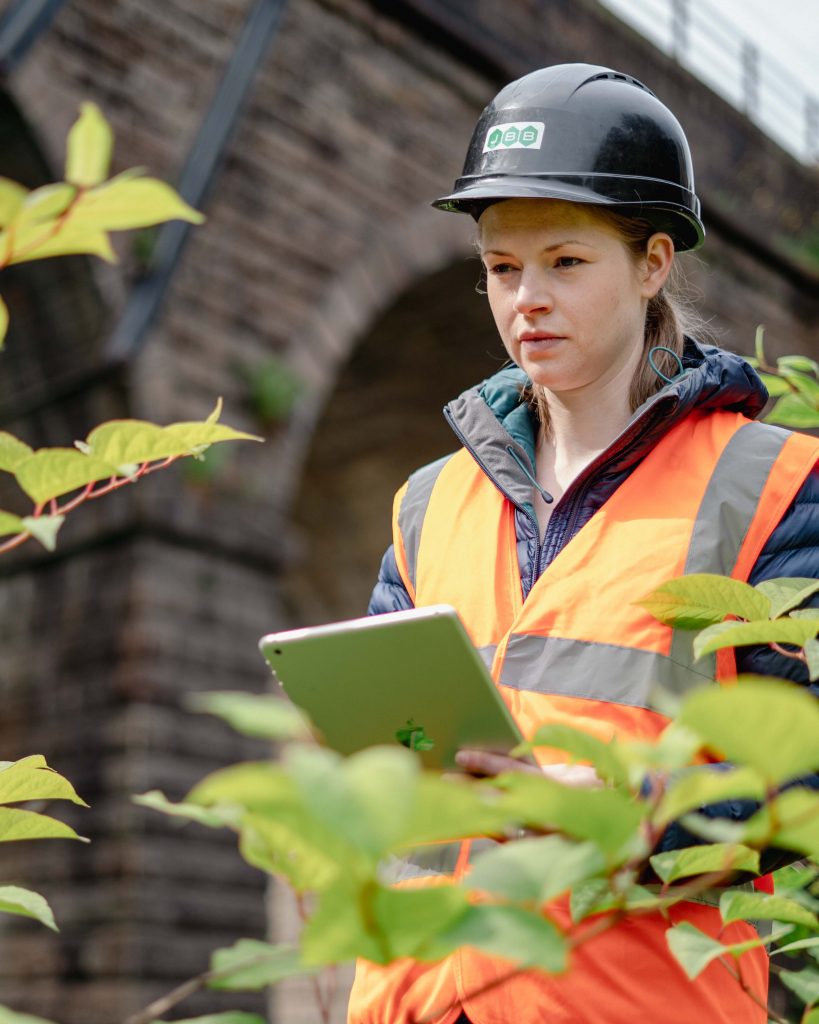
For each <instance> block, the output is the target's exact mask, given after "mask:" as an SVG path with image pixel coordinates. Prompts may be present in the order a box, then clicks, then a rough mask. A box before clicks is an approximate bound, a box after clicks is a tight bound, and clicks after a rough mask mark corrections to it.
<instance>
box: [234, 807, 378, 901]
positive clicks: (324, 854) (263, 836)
mask: <svg viewBox="0 0 819 1024" xmlns="http://www.w3.org/2000/svg"><path fill="white" fill-rule="evenodd" d="M239 852H240V853H241V855H242V857H243V858H244V859H245V860H246V861H247V862H248V864H251V865H252V866H253V867H255V868H258V869H259V870H260V871H266V872H267V873H268V874H270V875H276V876H278V877H280V878H284V879H286V880H287V882H288V883H289V885H290V886H291V887H292V888H293V890H294V891H295V892H297V893H304V892H321V891H323V890H324V889H326V888H328V887H329V886H330V885H332V884H333V883H334V882H335V881H336V879H337V878H338V877H339V875H349V876H351V877H352V876H355V877H356V878H360V877H366V876H367V873H368V872H367V868H368V867H369V868H370V870H369V874H370V875H374V874H375V870H376V869H375V866H373V865H370V864H369V862H368V863H367V864H363V863H362V859H361V857H360V855H359V854H358V853H357V852H356V851H355V850H352V849H351V848H350V847H349V846H348V845H347V844H346V843H344V842H343V841H342V840H340V839H339V838H338V837H336V836H334V835H333V834H332V833H331V832H330V831H329V830H328V829H326V828H325V827H324V826H323V825H322V824H321V823H320V822H317V821H316V820H315V819H314V818H313V817H311V816H310V815H309V814H308V813H307V812H306V811H305V809H304V808H303V807H302V806H301V805H300V804H299V803H296V802H294V803H292V804H289V805H282V807H281V809H280V810H279V811H278V812H277V813H276V814H275V815H273V814H271V815H269V816H264V815H261V814H247V815H246V816H245V817H244V819H243V821H242V827H241V833H240V836H239Z"/></svg>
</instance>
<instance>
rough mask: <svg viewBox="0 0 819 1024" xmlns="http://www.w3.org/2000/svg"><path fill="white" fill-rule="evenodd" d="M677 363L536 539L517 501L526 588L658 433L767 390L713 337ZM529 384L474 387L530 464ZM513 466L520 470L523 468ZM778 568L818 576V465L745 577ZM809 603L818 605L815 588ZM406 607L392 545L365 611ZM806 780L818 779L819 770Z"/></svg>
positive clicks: (743, 805) (788, 663)
mask: <svg viewBox="0 0 819 1024" xmlns="http://www.w3.org/2000/svg"><path fill="white" fill-rule="evenodd" d="M683 367H684V372H683V374H682V375H681V376H680V378H679V379H678V380H676V381H675V382H674V383H672V384H668V385H666V387H665V388H664V389H663V391H662V392H661V393H660V395H659V397H658V396H655V397H654V399H653V400H652V401H651V403H650V409H649V408H648V407H641V409H638V410H637V411H636V412H635V414H634V416H633V417H632V420H631V422H630V424H629V426H628V427H627V429H626V430H625V431H624V432H623V433H622V434H621V435H620V436H619V437H618V438H617V439H616V440H615V441H614V442H613V444H612V445H611V446H610V447H609V448H608V449H607V450H606V451H605V452H603V453H602V454H601V455H600V456H598V457H597V458H596V459H595V460H594V461H593V462H592V463H591V464H590V465H589V466H588V467H587V468H586V469H585V470H584V471H583V472H582V473H581V474H580V475H579V476H578V477H577V478H576V479H575V480H574V481H573V482H572V483H571V485H570V486H569V487H568V488H567V489H566V492H565V493H564V494H563V496H562V497H561V498H560V500H559V501H558V502H557V503H556V505H555V507H554V509H553V511H552V514H551V517H550V519H549V522H548V525H547V529H546V535H545V536H544V537H543V538H542V539H541V538H540V537H539V535H538V527H537V519H536V516H535V514H534V508H533V506H532V505H531V504H529V503H523V504H521V505H520V506H516V512H515V524H516V532H517V552H518V563H519V567H520V577H521V587H522V591H523V596H524V597H525V596H526V595H527V594H528V592H529V590H531V588H532V586H533V584H534V582H535V580H536V579H537V578H538V577H539V575H540V574H541V573H542V572H543V571H544V570H545V569H546V567H547V566H548V565H549V564H550V563H551V561H552V560H553V559H554V558H555V557H556V555H557V554H558V553H559V552H560V551H561V550H562V548H563V547H564V546H565V545H566V544H567V543H568V542H569V541H570V540H571V539H572V537H573V536H574V535H575V534H576V533H577V532H578V530H580V529H581V527H582V526H584V524H585V523H587V522H588V521H589V519H590V518H591V517H592V516H593V515H594V513H595V512H596V511H597V510H598V509H599V508H600V507H601V506H602V505H603V504H604V503H605V501H606V500H607V499H608V498H609V497H610V496H611V495H612V494H613V493H614V491H615V490H616V489H617V488H618V487H619V486H620V484H621V483H623V481H624V480H625V479H626V478H627V477H628V476H629V474H630V473H631V472H632V471H633V470H634V468H635V466H637V465H638V463H639V462H640V461H641V460H642V459H643V458H644V457H645V455H646V454H647V453H648V452H649V451H650V450H651V449H652V447H653V446H654V444H655V443H656V442H657V440H658V439H659V438H660V437H662V436H663V435H664V434H665V433H666V431H668V430H669V429H670V428H671V427H672V426H673V425H674V424H675V423H677V422H678V421H679V420H680V419H682V418H683V417H684V416H686V415H688V413H689V412H691V411H692V410H693V409H695V408H696V409H699V410H702V411H708V410H716V409H726V410H729V411H733V412H741V413H744V414H745V415H746V416H748V417H750V418H755V417H756V416H758V415H759V413H760V412H761V410H762V408H763V407H764V405H765V402H766V400H767V392H766V391H765V388H764V386H763V384H762V382H761V381H760V379H759V377H758V376H757V374H756V373H755V372H754V370H753V369H752V368H751V367H750V366H749V365H748V363H746V362H745V361H744V360H743V359H741V358H740V357H739V356H735V355H733V354H732V353H730V352H725V351H723V350H722V349H719V348H715V347H714V346H711V345H701V344H699V343H698V342H696V341H694V340H693V339H690V338H689V339H686V345H685V352H684V354H683ZM525 384H526V377H525V375H524V374H523V372H522V371H521V370H519V369H518V368H517V367H512V368H510V369H505V370H502V371H501V372H500V373H497V374H495V376H493V377H490V378H489V379H488V380H485V381H483V382H482V383H481V384H479V385H478V386H477V387H476V388H473V389H471V391H472V392H473V393H474V392H477V393H478V394H479V395H480V397H481V398H482V399H483V401H484V402H485V403H486V405H487V406H488V407H489V409H490V410H491V411H492V413H493V414H494V416H495V417H496V419H497V420H498V422H499V423H500V424H501V426H502V427H503V428H504V429H505V430H506V432H507V433H508V434H509V436H510V439H511V440H512V441H514V442H517V443H518V444H519V445H521V446H522V447H523V448H524V450H525V451H526V452H527V454H528V455H529V460H530V464H531V465H532V466H534V464H535V440H536V436H537V421H536V418H535V416H534V413H533V412H532V410H531V408H530V406H529V405H528V403H527V402H526V401H525V400H524V399H523V398H522V392H523V389H524V386H525ZM467 394H468V393H467ZM463 400H464V396H461V398H460V399H455V401H453V402H451V403H450V404H449V405H448V406H447V407H446V408H445V409H444V415H445V416H446V418H447V420H448V421H449V423H450V425H451V426H452V428H453V430H454V431H455V433H456V435H457V437H458V439H459V440H460V441H461V443H463V444H465V445H466V446H467V447H468V448H469V449H470V450H471V451H472V452H473V454H474V455H475V457H476V458H477V459H478V461H479V463H481V462H482V461H483V460H481V458H480V452H481V445H482V443H483V441H484V439H483V438H482V437H480V436H469V435H468V433H467V432H466V430H465V427H466V421H465V420H464V419H463V418H461V417H459V410H460V405H461V403H463ZM510 459H511V456H510ZM511 471H513V472H518V471H519V472H520V473H521V474H522V473H523V470H522V469H520V468H518V469H517V470H515V469H512V470H511ZM779 576H800V577H809V578H819V467H814V470H813V472H812V473H811V475H810V476H809V477H808V479H807V480H806V481H805V483H804V485H803V486H802V488H801V490H800V491H799V493H798V494H797V496H796V498H795V499H794V501H793V502H792V504H791V506H790V508H789V509H788V510H787V512H786V513H785V515H784V516H783V517H782V519H781V521H780V522H779V525H778V526H777V528H776V529H775V530H774V532H773V533H772V535H771V537H770V538H769V540H768V542H767V544H766V545H765V548H764V549H763V551H762V553H761V554H760V556H759V559H758V560H757V562H756V565H755V566H754V569H753V571H752V573H751V576H750V582H751V583H752V584H756V583H760V582H761V581H762V580H767V579H772V578H774V577H779ZM814 603H816V604H819V596H817V598H816V599H815V601H814ZM411 607H412V600H411V598H410V596H409V594H408V593H407V590H406V588H405V587H404V585H403V582H402V580H401V577H400V575H399V572H398V568H397V565H396V562H395V553H394V551H393V548H392V547H390V548H389V549H388V550H387V552H386V554H385V555H384V558H383V561H382V563H381V569H380V572H379V575H378V581H377V583H376V585H375V589H374V590H373V594H372V597H371V599H370V605H369V613H370V614H372V615H377V614H380V613H383V612H389V611H399V610H402V609H406V608H411ZM736 653H737V666H738V669H739V671H740V672H752V673H759V674H761V675H775V676H780V677H782V678H786V679H791V680H793V681H795V682H799V683H802V684H804V685H806V686H807V685H810V684H809V683H808V678H807V671H806V669H805V666H804V665H803V664H802V663H801V662H799V661H796V660H794V659H790V658H786V657H784V656H782V655H780V654H777V653H776V652H774V651H772V650H771V649H770V648H768V647H741V648H738V649H737V652H736ZM811 688H812V689H813V690H814V692H816V694H817V696H819V687H817V686H816V685H815V684H814V685H813V686H812V687H811ZM804 782H805V784H807V785H811V786H813V787H814V788H819V777H814V778H811V779H806V780H804ZM755 808H756V805H755V804H754V803H753V802H752V801H749V800H731V801H723V802H721V803H719V804H712V805H710V806H709V807H707V808H702V809H701V810H702V811H703V813H706V814H708V815H709V816H712V817H721V818H732V819H735V820H742V819H744V818H746V817H748V816H749V815H750V814H751V813H753V811H754V810H755ZM695 842H697V840H696V839H694V837H692V836H691V835H690V834H689V833H686V832H685V830H684V829H683V828H682V827H681V826H679V825H672V826H671V827H669V829H668V830H667V831H666V834H665V836H664V837H663V841H662V844H661V847H660V849H663V850H668V849H676V848H678V847H681V846H689V845H692V844H694V843H695ZM777 861H778V856H777V854H776V852H775V851H770V852H769V855H768V856H767V857H763V867H764V868H765V870H770V869H772V867H774V866H775V865H776V863H777Z"/></svg>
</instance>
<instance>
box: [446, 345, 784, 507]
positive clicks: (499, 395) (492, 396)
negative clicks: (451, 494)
mask: <svg viewBox="0 0 819 1024" xmlns="http://www.w3.org/2000/svg"><path fill="white" fill-rule="evenodd" d="M682 362H683V372H682V373H681V374H680V375H679V376H678V377H677V378H676V379H675V380H674V381H673V382H672V383H670V384H666V385H665V387H663V389H662V390H661V391H658V392H657V393H656V394H654V395H652V396H651V398H649V399H648V401H646V402H644V403H643V405H641V406H640V407H639V409H637V410H636V411H635V413H634V415H633V416H632V418H631V420H630V421H629V424H628V426H627V427H626V429H625V430H624V431H623V432H622V434H620V435H619V436H618V437H617V438H615V440H614V441H613V442H612V444H611V445H610V446H609V448H608V449H607V450H606V451H605V452H604V453H603V454H602V455H601V456H599V459H600V460H601V461H605V463H606V466H607V473H609V472H610V473H612V474H618V473H620V472H622V471H623V470H625V469H627V468H629V467H630V466H632V465H633V464H634V463H636V462H639V461H640V460H641V459H642V458H643V457H644V456H645V455H646V454H647V452H648V451H649V450H650V449H651V448H652V447H653V446H654V445H655V444H656V443H657V441H658V440H659V439H660V438H661V437H662V436H663V435H664V434H665V433H666V432H667V431H668V430H669V429H670V428H671V427H672V426H674V424H675V423H678V422H679V421H680V420H681V419H682V418H683V417H684V416H687V415H688V414H689V413H690V412H692V411H693V410H694V409H698V410H701V411H703V412H711V411H715V410H717V409H724V410H727V411H731V412H741V413H743V414H744V415H746V416H748V417H749V418H750V419H754V418H756V417H757V416H758V415H759V413H760V412H761V411H762V409H763V408H764V406H765V403H766V401H767V400H768V392H767V391H766V390H765V386H764V385H763V383H762V381H761V380H760V379H759V377H758V375H757V374H756V372H755V371H754V370H753V369H752V368H751V367H750V366H749V365H748V363H746V362H745V360H744V359H742V358H741V357H740V356H737V355H734V354H733V353H731V352H726V351H724V350H723V349H720V348H716V347H715V346H714V345H702V344H700V343H699V342H697V341H696V340H695V339H693V338H686V339H685V348H684V351H683V358H682ZM528 383H529V380H528V378H527V376H526V374H524V372H523V371H522V370H520V369H519V368H518V367H516V366H515V367H510V368H507V369H504V370H501V371H500V372H499V373H496V374H495V375H494V376H492V377H489V378H488V379H487V380H485V381H483V382H482V383H480V384H478V385H476V386H475V387H473V388H470V389H469V390H467V391H465V392H464V393H463V394H462V395H460V396H459V397H458V398H456V399H454V401H452V402H450V403H449V404H448V405H447V406H446V408H445V409H444V415H445V416H446V418H447V420H448V421H449V423H450V426H451V427H452V429H453V430H454V431H455V433H456V435H457V436H458V438H459V439H460V440H461V442H462V443H463V444H464V445H465V446H466V447H467V448H468V449H469V451H470V452H471V453H472V455H473V457H474V458H475V459H476V461H477V462H478V464H479V465H480V466H481V467H482V468H483V469H484V471H485V472H486V473H487V474H488V475H489V477H490V478H491V479H492V480H493V482H494V483H495V485H496V486H497V487H499V488H500V490H502V491H503V492H504V494H506V496H507V497H509V498H510V499H511V500H512V501H513V502H515V504H517V505H519V506H521V507H531V499H532V485H531V482H530V480H529V479H528V478H527V476H526V473H525V472H524V470H523V469H522V468H521V466H520V464H519V463H520V461H523V463H524V465H526V466H528V467H529V470H530V471H531V473H532V474H534V471H535V439H536V437H537V419H536V416H535V414H534V412H533V411H532V409H531V408H530V407H529V405H528V404H527V403H526V402H525V401H524V400H523V398H522V393H523V390H524V388H525V387H526V386H527V384H528ZM597 461H598V460H595V462H597Z"/></svg>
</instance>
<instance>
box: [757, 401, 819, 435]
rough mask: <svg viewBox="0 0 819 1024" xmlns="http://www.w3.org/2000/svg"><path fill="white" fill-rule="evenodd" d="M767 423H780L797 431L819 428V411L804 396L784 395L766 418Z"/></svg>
mask: <svg viewBox="0 0 819 1024" xmlns="http://www.w3.org/2000/svg"><path fill="white" fill-rule="evenodd" d="M763 422H765V423H779V424H781V425H782V426H783V427H793V428H794V429H796V430H801V429H806V428H810V427H816V426H819V410H817V409H815V408H814V407H813V406H812V405H811V403H810V402H808V401H807V399H805V398H804V396H802V395H794V394H790V395H783V396H782V398H780V399H778V400H777V403H776V405H775V406H774V407H773V409H771V411H770V412H769V413H768V415H767V416H766V417H765V418H764V421H763Z"/></svg>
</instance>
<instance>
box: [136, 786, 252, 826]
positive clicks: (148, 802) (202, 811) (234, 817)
mask: <svg viewBox="0 0 819 1024" xmlns="http://www.w3.org/2000/svg"><path fill="white" fill-rule="evenodd" d="M131 799H132V800H133V801H134V803H135V804H139V806H140V807H147V808H149V809H150V810H152V811H160V812H161V813H162V814H167V815H169V816H170V817H173V818H184V819H185V820H186V821H195V822H196V823H197V824H198V825H205V826H206V827H207V828H226V827H231V828H232V827H234V826H238V824H239V821H240V819H241V817H242V809H241V808H237V807H236V806H231V805H229V804H225V805H224V806H217V807H200V806H199V805H198V804H188V803H173V802H172V801H170V800H168V798H167V797H166V796H165V794H164V793H162V792H161V791H160V790H158V789H152V790H151V791H150V792H148V793H140V794H139V795H138V796H134V797H131Z"/></svg>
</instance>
